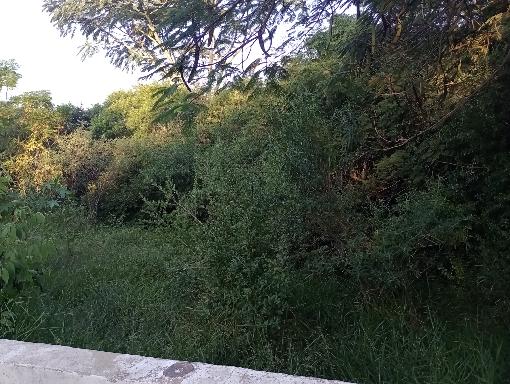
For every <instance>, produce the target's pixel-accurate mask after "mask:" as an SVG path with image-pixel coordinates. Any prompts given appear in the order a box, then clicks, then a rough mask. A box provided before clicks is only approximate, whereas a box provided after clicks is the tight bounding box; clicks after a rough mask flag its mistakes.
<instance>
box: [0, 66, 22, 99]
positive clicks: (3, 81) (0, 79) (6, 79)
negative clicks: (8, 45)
mask: <svg viewBox="0 0 510 384" xmlns="http://www.w3.org/2000/svg"><path fill="white" fill-rule="evenodd" d="M18 68H19V66H18V64H17V63H16V62H15V61H14V60H0V90H2V89H3V88H5V89H6V97H7V90H9V89H11V88H15V87H16V84H18V80H19V79H20V78H21V75H20V74H19V73H18V72H17V70H18Z"/></svg>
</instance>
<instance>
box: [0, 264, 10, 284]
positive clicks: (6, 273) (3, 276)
mask: <svg viewBox="0 0 510 384" xmlns="http://www.w3.org/2000/svg"><path fill="white" fill-rule="evenodd" d="M9 277H10V276H9V271H8V270H7V268H2V270H1V271H0V278H1V279H2V280H3V282H4V285H7V283H9Z"/></svg>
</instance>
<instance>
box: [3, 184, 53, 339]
mask: <svg viewBox="0 0 510 384" xmlns="http://www.w3.org/2000/svg"><path fill="white" fill-rule="evenodd" d="M10 183H11V180H10V178H9V177H8V176H4V175H0V309H1V311H0V331H4V330H7V331H9V330H10V329H11V328H12V326H13V323H14V320H15V316H14V314H13V313H12V311H11V310H10V309H9V308H10V306H9V305H8V304H9V302H11V301H12V300H13V299H15V298H17V297H18V296H19V295H20V293H21V292H22V291H23V290H24V289H25V288H27V287H29V286H33V285H34V278H35V275H36V272H35V271H34V270H32V269H30V260H31V259H33V258H34V257H39V256H44V255H47V254H48V252H49V250H50V247H49V246H48V245H47V244H44V243H43V242H42V241H40V240H39V239H37V238H34V237H33V236H32V230H33V228H34V227H35V226H37V225H40V224H42V223H43V222H44V215H43V214H42V213H40V212H33V211H32V210H31V209H30V208H29V207H28V206H27V205H26V204H25V203H24V202H23V201H22V200H20V199H18V198H17V195H16V194H15V193H14V192H12V191H11V190H10V188H9V185H10Z"/></svg>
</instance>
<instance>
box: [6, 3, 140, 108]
mask: <svg viewBox="0 0 510 384" xmlns="http://www.w3.org/2000/svg"><path fill="white" fill-rule="evenodd" d="M83 42H84V38H83V37H82V36H75V37H74V38H71V37H65V38H64V37H61V36H60V32H59V31H58V30H57V29H56V28H55V27H54V26H53V25H52V23H51V21H50V16H49V15H48V14H47V13H45V12H43V10H42V0H0V60H9V59H14V60H15V61H16V62H17V63H18V64H19V66H20V68H19V70H18V72H19V73H20V74H21V75H22V76H23V77H22V78H21V79H20V81H19V82H18V86H17V87H16V89H15V90H14V91H11V92H10V95H11V96H12V95H15V94H19V93H22V92H26V91H38V90H49V91H50V92H51V94H52V96H53V102H54V103H55V104H66V103H72V104H74V105H83V106H84V107H89V106H91V105H93V104H95V103H101V102H103V101H104V99H105V98H106V97H107V96H108V95H109V94H110V93H112V92H113V91H116V90H119V89H129V88H131V87H132V86H134V85H136V84H137V83H138V78H139V76H140V75H139V74H134V73H127V72H124V71H122V70H121V69H118V68H116V67H115V66H113V65H112V64H110V62H109V61H108V59H107V58H105V57H104V55H102V54H101V53H99V54H97V55H95V56H94V57H91V58H87V59H85V61H82V58H81V55H80V54H79V48H80V46H81V45H82V44H83Z"/></svg>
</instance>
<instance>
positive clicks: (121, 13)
mask: <svg viewBox="0 0 510 384" xmlns="http://www.w3.org/2000/svg"><path fill="white" fill-rule="evenodd" d="M348 3H349V1H345V0H297V1H282V0H116V1H112V0H109V1H104V0H91V1H78V0H45V1H44V9H45V10H46V11H48V12H49V13H50V14H51V15H52V21H53V22H54V23H55V24H56V25H57V27H58V28H59V29H60V31H61V33H62V34H63V35H68V34H70V35H72V34H74V33H75V32H76V31H77V30H79V31H81V32H82V33H83V34H84V35H85V36H86V37H87V38H88V39H89V40H91V41H90V42H89V44H88V45H86V46H85V47H84V48H85V51H86V52H90V51H95V49H96V48H97V46H98V45H99V46H102V48H104V49H105V50H106V54H107V56H108V57H109V58H110V59H111V61H112V63H114V64H115V65H117V66H119V67H130V66H131V65H133V64H136V65H140V66H141V67H142V69H143V71H144V72H146V73H147V74H148V76H151V75H153V74H161V75H163V76H164V77H165V78H174V79H176V78H178V79H180V80H181V81H182V82H183V83H184V84H185V85H186V86H187V87H188V89H190V85H189V84H190V83H193V82H197V81H200V80H202V81H204V80H205V79H207V81H208V84H209V85H211V84H218V83H221V82H222V81H224V79H225V78H227V77H231V76H233V75H235V74H240V73H243V69H244V71H248V72H249V71H250V70H254V69H256V68H258V67H260V65H261V64H264V63H267V60H264V58H265V59H269V57H270V55H274V54H276V56H278V54H279V53H281V52H282V49H283V48H284V47H286V46H287V45H288V44H289V43H291V42H294V41H295V39H299V38H300V37H303V36H304V35H306V34H307V33H308V32H310V31H312V30H313V29H314V28H317V27H320V26H321V25H322V23H323V21H324V20H327V19H328V18H329V17H330V16H331V14H333V13H335V12H336V11H337V10H338V9H339V8H340V7H341V6H344V5H345V4H348ZM284 25H287V26H288V27H289V29H290V30H291V31H290V38H289V39H287V40H284V41H283V42H280V43H278V44H277V43H276V39H275V36H276V33H277V30H278V28H279V27H280V26H284ZM298 27H299V28H298ZM280 29H282V28H280ZM92 43H93V44H92ZM255 45H258V48H259V50H260V51H261V55H259V56H262V57H259V58H258V59H257V60H255V61H253V62H252V63H250V64H248V63H245V61H246V60H247V59H248V58H251V59H252V60H253V58H254V57H253V56H254V55H253V54H250V53H251V52H252V50H253V49H254V46H255ZM245 64H247V65H245Z"/></svg>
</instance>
